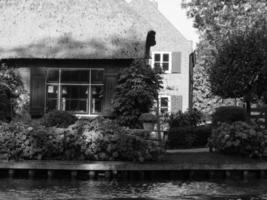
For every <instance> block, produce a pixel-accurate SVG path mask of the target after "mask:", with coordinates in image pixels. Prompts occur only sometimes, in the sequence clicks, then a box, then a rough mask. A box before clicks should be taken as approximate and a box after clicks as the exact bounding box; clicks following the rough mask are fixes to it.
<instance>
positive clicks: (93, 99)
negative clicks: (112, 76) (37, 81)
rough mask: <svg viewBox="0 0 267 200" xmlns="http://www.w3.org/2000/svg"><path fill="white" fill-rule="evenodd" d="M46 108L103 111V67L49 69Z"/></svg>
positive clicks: (83, 111) (79, 112) (77, 111)
mask: <svg viewBox="0 0 267 200" xmlns="http://www.w3.org/2000/svg"><path fill="white" fill-rule="evenodd" d="M46 91H47V95H46V110H47V111H49V110H54V109H58V110H63V111H70V112H73V113H76V114H87V115H96V114H100V113H101V112H102V104H103V97H104V96H103V94H104V70H103V69H49V70H48V72H47V77H46Z"/></svg>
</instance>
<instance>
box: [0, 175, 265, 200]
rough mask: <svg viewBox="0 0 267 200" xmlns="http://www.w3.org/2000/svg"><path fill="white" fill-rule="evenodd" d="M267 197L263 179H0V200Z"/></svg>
mask: <svg viewBox="0 0 267 200" xmlns="http://www.w3.org/2000/svg"><path fill="white" fill-rule="evenodd" d="M2 199H3V200H32V199H34V200H74V199H75V200H107V199H112V200H128V199H131V200H137V199H138V200H177V199H178V200H267V181H253V182H247V183H245V182H233V181H232V182H231V181H228V182H204V181H202V182H197V181H193V182H182V181H171V182H117V181H112V182H107V181H69V180H52V181H51V180H50V181H49V180H26V179H25V180H24V179H14V180H10V179H0V200H2Z"/></svg>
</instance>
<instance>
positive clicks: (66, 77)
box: [61, 70, 89, 83]
mask: <svg viewBox="0 0 267 200" xmlns="http://www.w3.org/2000/svg"><path fill="white" fill-rule="evenodd" d="M61 82H62V83H89V70H62V72H61Z"/></svg>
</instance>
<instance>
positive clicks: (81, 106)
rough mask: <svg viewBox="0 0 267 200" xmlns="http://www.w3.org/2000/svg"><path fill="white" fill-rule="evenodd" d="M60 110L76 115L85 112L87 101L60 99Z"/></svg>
mask: <svg viewBox="0 0 267 200" xmlns="http://www.w3.org/2000/svg"><path fill="white" fill-rule="evenodd" d="M62 110H64V111H71V112H76V113H86V112H87V100H86V99H83V100H77V99H64V98H63V99H62Z"/></svg>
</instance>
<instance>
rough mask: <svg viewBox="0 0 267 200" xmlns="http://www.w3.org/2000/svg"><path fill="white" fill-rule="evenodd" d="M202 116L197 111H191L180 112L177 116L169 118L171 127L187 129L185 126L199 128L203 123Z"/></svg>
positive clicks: (173, 115)
mask: <svg viewBox="0 0 267 200" xmlns="http://www.w3.org/2000/svg"><path fill="white" fill-rule="evenodd" d="M201 118H202V114H201V112H200V111H198V110H197V109H193V110H189V111H186V112H184V113H183V112H182V111H178V112H177V113H175V114H171V115H170V118H169V126H170V128H173V127H185V126H197V124H199V123H200V122H201Z"/></svg>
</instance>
